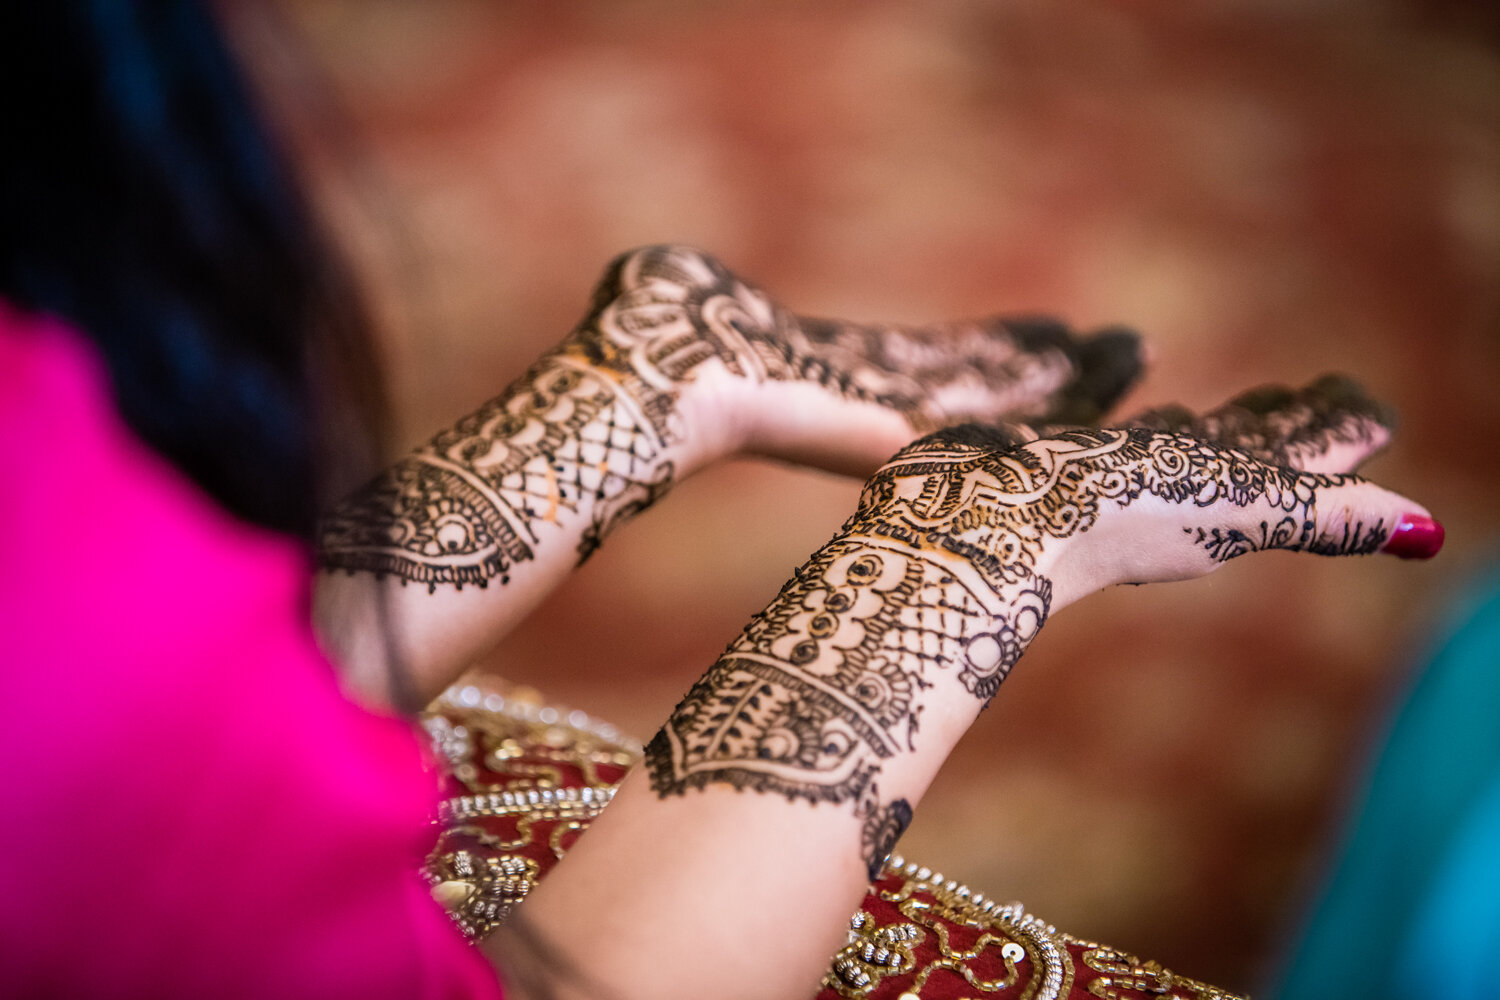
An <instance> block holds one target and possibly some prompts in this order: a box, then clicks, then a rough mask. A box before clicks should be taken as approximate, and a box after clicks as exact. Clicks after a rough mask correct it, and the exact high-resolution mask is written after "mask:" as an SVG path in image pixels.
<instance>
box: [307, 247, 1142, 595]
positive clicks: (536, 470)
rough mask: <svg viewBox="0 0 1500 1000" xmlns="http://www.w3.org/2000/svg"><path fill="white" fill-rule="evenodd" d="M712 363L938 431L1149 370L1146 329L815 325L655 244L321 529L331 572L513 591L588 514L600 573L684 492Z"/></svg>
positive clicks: (997, 323) (1096, 398) (584, 544)
mask: <svg viewBox="0 0 1500 1000" xmlns="http://www.w3.org/2000/svg"><path fill="white" fill-rule="evenodd" d="M1081 359H1082V360H1086V361H1087V362H1088V364H1089V366H1090V367H1088V368H1087V369H1085V368H1084V367H1083V366H1082V364H1081ZM709 365H716V366H719V367H720V368H721V369H722V371H723V372H724V373H726V374H727V375H729V376H730V377H735V378H741V379H748V380H751V381H754V382H768V381H770V382H788V381H804V382H811V383H814V384H816V385H818V386H820V387H822V388H823V389H825V390H827V391H828V392H830V393H831V394H833V395H834V396H835V397H837V398H838V399H842V400H852V401H859V402H866V403H873V404H876V405H879V406H883V407H887V408H889V409H891V410H894V411H896V412H898V413H900V414H901V415H902V416H903V417H905V418H906V419H907V421H908V422H909V423H910V425H911V426H912V427H913V428H914V429H923V428H928V427H931V426H936V425H937V424H938V423H940V422H942V421H943V420H946V419H950V418H951V417H952V416H954V415H955V414H960V413H962V414H969V415H978V416H981V417H992V416H995V415H997V414H1002V413H1006V414H1010V415H1020V416H1025V415H1028V414H1032V413H1037V412H1042V411H1044V410H1047V409H1049V408H1051V409H1052V410H1056V411H1059V412H1067V411H1072V412H1082V411H1086V410H1088V409H1089V407H1091V406H1092V407H1094V408H1095V409H1097V407H1099V406H1102V405H1107V403H1108V402H1110V401H1112V399H1113V396H1114V395H1117V394H1118V393H1119V392H1120V391H1123V389H1124V387H1125V386H1126V385H1127V384H1128V383H1129V381H1130V380H1131V379H1132V378H1133V377H1134V375H1135V373H1136V371H1137V369H1138V367H1139V359H1138V355H1137V352H1136V348H1135V341H1134V336H1133V335H1131V334H1127V333H1124V332H1121V331H1114V332H1110V333H1107V334H1105V335H1101V336H1098V337H1096V338H1094V339H1093V340H1091V341H1088V342H1079V341H1075V340H1074V339H1073V338H1071V337H1070V336H1069V335H1068V333H1067V331H1066V330H1065V329H1064V328H1062V327H1060V326H1058V325H1056V324H1049V323H1047V322H1045V321H1040V320H1035V321H1024V322H1006V321H1001V320H990V321H985V322H983V323H974V324H952V325H949V326H935V327H931V328H922V329H912V328H905V327H875V326H860V325H856V324H849V323H838V322H833V321H828V320H804V319H799V318H798V317H796V316H794V315H793V314H792V313H790V312H788V311H787V310H785V309H783V308H781V307H780V306H778V305H776V304H775V303H774V302H772V301H771V300H770V299H769V298H768V297H767V296H766V295H765V294H764V293H762V292H760V291H759V290H757V289H755V288H754V287H752V286H750V285H749V284H747V283H745V282H743V281H741V280H740V279H739V278H737V277H735V276H734V275H733V274H732V273H730V272H729V271H728V270H727V269H726V268H725V267H724V266H723V265H722V264H720V263H719V262H718V261H717V260H715V259H713V258H712V257H709V256H707V255H706V254H703V253H700V252H699V251H696V250H692V249H689V248H685V247H647V248H645V249H642V250H637V251H634V252H632V253H629V254H626V255H624V256H622V257H620V258H619V259H617V260H616V261H615V262H614V263H613V264H612V265H611V266H610V268H609V269H608V270H607V271H606V274H605V277H604V279H603V280H602V281H601V282H600V284H599V286H598V288H597V289H596V291H595V296H594V302H593V306H592V307H591V309H590V311H589V313H588V315H587V316H586V317H585V318H584V320H583V322H581V323H580V324H579V325H578V327H577V328H576V329H575V330H574V331H573V332H572V333H571V334H570V335H569V336H568V337H567V339H566V340H564V342H563V343H562V345H561V346H560V347H559V348H558V349H557V351H555V352H554V353H553V354H552V355H549V356H548V357H547V358H544V359H543V360H542V361H541V362H539V363H538V364H537V365H536V366H534V367H533V368H532V369H531V370H530V371H528V372H527V373H526V374H525V375H524V376H523V377H522V378H520V379H519V380H517V381H516V382H515V383H514V384H513V385H512V386H511V387H510V388H509V389H508V390H507V391H506V393H505V394H503V395H502V396H500V397H498V398H497V399H494V400H491V401H490V402H488V403H486V404H485V405H484V406H483V407H481V408H480V410H479V411H478V412H476V413H474V414H472V415H471V416H469V417H466V418H465V419H463V420H462V421H460V422H459V423H458V425H457V426H455V427H454V428H452V429H451V430H448V431H445V432H443V433H441V434H439V435H437V436H436V437H435V438H433V439H432V441H430V442H429V443H428V444H427V445H425V446H423V447H422V448H420V449H418V450H417V451H416V452H415V453H413V454H412V455H410V456H408V457H407V458H406V459H404V460H403V461H402V462H400V463H399V464H397V465H396V466H395V467H394V468H393V469H391V470H390V471H389V472H388V473H386V474H385V475H384V476H382V477H380V478H378V479H377V480H376V481H375V482H373V483H372V484H370V485H369V486H368V487H366V488H365V489H364V490H363V491H361V492H360V493H359V494H358V495H356V496H355V497H354V498H352V499H351V500H350V501H348V502H347V503H345V504H344V505H342V506H341V507H339V508H338V509H337V510H335V511H334V512H333V513H332V514H331V515H330V516H329V517H328V518H327V519H326V520H325V522H324V524H323V526H322V530H321V557H322V560H323V563H324V565H325V566H326V567H327V568H330V569H342V570H345V571H348V572H351V573H352V572H356V571H366V572H371V573H374V574H376V575H387V574H389V575H393V576H395V577H396V578H398V579H399V580H401V582H403V583H405V582H407V581H415V582H417V583H420V584H426V586H427V587H428V589H429V590H430V591H431V590H435V589H436V588H437V586H438V585H439V584H453V585H455V586H457V587H462V586H464V585H465V584H476V585H478V586H481V587H483V586H486V585H487V584H488V583H489V581H490V580H491V579H493V578H495V577H497V576H498V577H499V578H500V581H501V582H502V583H506V582H508V580H509V577H508V573H509V571H510V570H511V568H512V567H513V566H515V565H516V564H517V563H520V562H523V561H526V560H529V559H532V558H534V555H535V549H536V546H537V545H539V544H541V543H542V540H543V536H542V525H544V524H554V525H561V524H562V523H563V522H564V521H566V520H572V521H575V522H576V520H577V519H578V518H582V519H583V526H582V535H581V539H580V541H579V543H578V545H577V555H578V558H579V560H580V561H582V560H583V559H586V558H587V557H588V556H589V555H590V554H591V553H592V552H593V551H594V550H595V549H596V548H598V546H599V544H600V543H601V541H602V540H603V539H604V537H605V536H606V535H607V534H608V533H609V532H610V530H612V528H613V527H614V526H616V525H617V524H619V523H621V522H623V521H624V520H626V519H628V518H629V517H630V516H632V515H634V514H635V513H636V512H638V511H640V510H642V509H644V508H646V507H648V506H650V505H651V504H652V503H653V502H655V500H656V499H657V498H659V497H660V496H661V495H662V494H664V493H665V492H666V491H667V490H668V489H669V488H670V486H671V485H672V483H673V480H674V477H675V476H676V474H677V472H678V463H677V462H675V461H674V460H673V459H672V458H671V457H670V453H671V450H672V449H673V448H674V447H675V446H677V445H681V444H683V443H684V442H687V441H688V440H689V439H690V437H691V434H690V429H689V428H687V427H686V426H684V417H683V412H682V407H681V406H680V403H681V397H682V393H683V392H684V391H685V390H686V389H687V388H688V387H689V386H690V385H692V384H693V383H694V382H695V381H696V380H697V379H698V378H699V376H700V374H701V372H702V371H703V370H704V368H705V366H709ZM1085 376H1087V377H1085Z"/></svg>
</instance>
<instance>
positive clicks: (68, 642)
mask: <svg viewBox="0 0 1500 1000" xmlns="http://www.w3.org/2000/svg"><path fill="white" fill-rule="evenodd" d="M0 469H3V470H4V471H3V472H0V538H3V541H0V685H3V711H4V724H3V725H0V787H3V789H4V803H3V807H0V816H3V819H0V977H3V992H5V993H7V994H9V995H14V996H28V997H42V996H108V997H135V996H139V997H194V998H209V997H226V996H274V997H300V996H308V997H313V996H317V997H332V996H357V997H362V998H368V1000H373V998H381V997H402V998H410V997H434V998H436V997H498V996H499V987H498V985H497V984H496V982H495V978H494V975H493V973H492V972H491V971H490V969H489V967H488V966H487V965H486V964H485V962H484V961H483V960H482V958H481V957H480V956H479V955H478V954H477V953H476V952H474V951H473V950H472V949H471V948H469V947H468V946H467V945H466V944H465V943H464V942H463V940H462V938H461V937H460V935H459V934H458V933H457V931H456V930H455V928H454V927H453V926H452V925H451V923H450V921H449V919H448V917H447V916H446V915H445V914H444V913H443V912H442V910H441V909H440V908H439V907H438V905H437V904H436V903H434V902H433V900H432V899H431V898H430V896H429V895H428V892H427V890H426V887H425V886H424V885H423V883H422V882H421V880H420V879H419V877H418V876H417V874H416V873H417V870H418V866H419V864H420V861H421V858H422V855H423V854H424V852H425V850H426V848H427V847H428V846H429V845H430V843H431V841H432V837H433V831H432V829H431V827H430V826H429V820H430V818H431V814H432V810H433V807H434V801H435V795H436V788H435V785H434V782H433V779H432V778H431V777H430V775H428V774H427V773H425V772H424V770H423V764H422V757H421V750H420V747H419V744H418V741H417V739H416V737H415V735H414V733H413V731H412V729H411V728H410V727H409V726H408V725H407V724H406V723H404V722H401V721H399V720H396V719H391V718H383V717H379V716H376V715H373V714H371V713H369V712H367V711H365V710H363V709H361V708H359V707H357V706H355V705H354V704H352V703H351V702H349V701H348V700H346V699H345V698H344V697H343V696H342V695H341V693H340V692H339V690H338V688H337V686H336V684H335V681H334V675H333V671H332V670H331V669H330V667H329V665H328V663H327V662H326V661H325V660H324V658H323V657H322V655H321V654H320V653H319V651H318V649H317V647H316V646H315V644H314V641H313V636H312V633H311V630H310V626H309V623H308V614H307V586H308V584H307V578H308V560H307V555H306V553H305V552H304V551H302V550H301V548H300V547H299V546H298V545H297V544H296V543H294V542H291V541H288V540H287V539H285V538H283V537H280V536H277V535H275V534H272V533H269V532H266V531H263V530H259V529H255V528H252V527H249V526H246V525H245V524H243V523H241V522H239V521H236V520H235V519H233V518H232V517H230V516H229V515H227V514H225V513H224V512H222V511H221V510H219V509H218V508H217V507H216V506H215V505H214V504H213V502H212V501H211V500H209V499H208V498H207V497H206V496H205V495H204V494H203V493H201V492H200V491H199V490H198V489H197V488H196V487H195V486H194V485H193V484H191V483H190V482H188V481H187V480H186V479H185V478H184V477H183V476H181V475H180V474H179V473H177V472H176V471H175V470H174V469H173V468H172V467H170V466H169V465H168V464H167V463H166V462H165V461H163V460H162V459H161V458H159V457H158V456H157V455H156V454H155V453H153V452H151V451H150V450H149V449H148V448H146V447H145V446H144V445H143V444H142V443H140V442H139V441H138V440H137V439H136V438H134V437H133V436H132V435H131V433H130V432H129V431H128V429H126V428H125V426H124V425H123V424H122V422H121V421H120V420H119V418H118V416H117V415H116V414H115V412H114V410H113V407H112V404H111V401H110V396H109V392H108V387H107V383H106V380H105V376H104V373H103V371H102V369H101V366H100V365H99V364H98V363H97V360H96V359H95V358H94V357H93V356H92V354H91V352H90V350H89V348H88V346H87V345H86V344H85V343H84V342H83V341H82V340H81V339H80V338H78V337H77V336H76V335H74V334H72V333H71V332H69V331H68V330H67V329H66V328H64V327H63V326H61V325H60V324H58V323H56V322H52V321H48V320H41V319H36V318H33V317H27V316H23V315H21V314H19V313H17V312H15V311H14V310H13V309H11V308H9V307H7V306H5V305H4V304H0Z"/></svg>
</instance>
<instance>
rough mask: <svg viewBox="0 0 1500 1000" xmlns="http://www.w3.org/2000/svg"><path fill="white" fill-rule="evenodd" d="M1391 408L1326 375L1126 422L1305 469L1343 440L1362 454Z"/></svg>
mask: <svg viewBox="0 0 1500 1000" xmlns="http://www.w3.org/2000/svg"><path fill="white" fill-rule="evenodd" d="M1395 422H1396V421H1395V416H1394V414H1393V413H1392V412H1391V411H1390V409H1389V408H1387V407H1385V406H1383V405H1381V404H1380V403H1378V402H1377V401H1375V400H1374V399H1371V398H1370V397H1369V396H1368V395H1366V394H1365V391H1364V389H1363V388H1361V387H1360V385H1359V384H1358V383H1356V382H1354V381H1353V380H1352V379H1349V378H1345V377H1343V376H1340V375H1325V376H1323V377H1322V378H1320V379H1318V380H1317V381H1315V382H1313V383H1312V384H1311V385H1309V386H1307V387H1305V388H1303V389H1300V390H1296V391H1293V390H1291V389H1286V388H1283V387H1281V386H1263V387H1261V388H1259V389H1253V390H1251V391H1249V392H1246V393H1242V394H1241V395H1239V396H1236V397H1235V398H1234V399H1232V400H1230V401H1229V402H1228V403H1227V404H1225V405H1224V406H1222V407H1220V408H1219V409H1217V410H1214V411H1212V412H1210V413H1207V414H1204V415H1202V416H1198V415H1194V414H1192V413H1191V412H1189V411H1188V410H1186V409H1184V408H1183V407H1180V406H1167V407H1161V408H1158V409H1155V410H1151V411H1148V412H1146V413H1142V414H1140V415H1138V416H1137V417H1135V418H1134V419H1132V420H1130V421H1128V422H1127V423H1126V424H1125V425H1124V426H1127V427H1139V428H1145V429H1148V430H1157V431H1170V432H1173V433H1180V434H1188V435H1191V436H1192V437H1196V438H1200V439H1202V440H1204V441H1212V442H1214V443H1216V444H1218V445H1221V446H1224V447H1232V448H1236V449H1239V450H1240V451H1244V452H1247V453H1249V454H1250V455H1252V456H1253V457H1255V458H1257V459H1260V460H1261V461H1265V462H1270V463H1273V464H1276V465H1286V466H1291V467H1292V468H1298V469H1300V468H1306V467H1308V466H1310V465H1312V464H1313V463H1314V462H1316V461H1317V460H1319V459H1321V458H1322V457H1324V456H1325V455H1327V454H1328V453H1329V452H1330V451H1332V450H1333V449H1334V448H1336V447H1338V446H1340V445H1344V446H1352V447H1353V448H1355V449H1357V450H1358V452H1359V455H1360V457H1361V458H1366V457H1368V456H1369V455H1371V454H1373V453H1374V452H1376V451H1378V450H1379V449H1380V448H1381V447H1382V446H1384V444H1385V442H1386V439H1387V438H1388V437H1389V435H1390V430H1391V428H1392V427H1394V426H1395Z"/></svg>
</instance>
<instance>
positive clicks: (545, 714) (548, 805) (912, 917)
mask: <svg viewBox="0 0 1500 1000" xmlns="http://www.w3.org/2000/svg"><path fill="white" fill-rule="evenodd" d="M424 722H425V725H426V727H427V729H428V732H429V734H430V735H431V737H432V740H433V745H434V749H435V751H436V754H437V757H438V758H439V760H440V761H441V762H442V768H443V774H442V781H443V783H444V785H445V789H444V792H445V795H446V799H445V801H444V802H443V805H442V809H441V815H440V822H439V833H438V838H437V843H436V845H435V847H434V849H433V852H432V854H431V855H430V856H429V857H428V859H427V866H426V873H427V877H428V879H429V881H430V882H431V883H432V886H433V893H434V895H435V896H437V897H438V898H439V899H440V900H441V901H443V902H444V903H445V904H446V905H448V906H449V908H450V911H451V912H452V913H453V915H454V918H455V919H456V920H457V921H458V923H459V925H460V926H461V927H462V928H463V929H464V932H465V933H466V934H468V935H469V936H470V937H472V938H478V937H482V936H483V935H484V934H486V933H488V931H489V930H490V929H491V928H492V927H494V926H495V924H497V923H498V922H500V921H501V920H503V919H504V918H505V916H506V915H507V914H508V913H509V912H510V911H511V909H512V908H513V907H515V906H518V905H524V904H523V901H524V899H525V897H526V894H527V893H528V892H529V891H530V890H531V888H532V887H533V886H534V885H536V884H537V882H538V881H540V880H541V879H543V878H545V877H546V875H547V872H548V871H549V870H550V869H551V868H552V866H553V865H555V864H556V863H557V861H558V859H560V858H561V857H562V856H563V855H564V854H566V853H567V851H568V848H569V847H571V846H572V844H573V842H574V841H575V840H576V839H577V838H578V836H579V834H580V833H582V832H583V830H584V829H586V828H587V826H588V825H589V823H590V822H591V821H592V820H593V819H594V817H595V816H597V815H598V814H599V812H600V810H601V809H603V808H604V807H605V806H606V805H607V804H608V802H609V800H610V797H611V796H612V795H613V792H614V787H615V785H616V784H617V783H618V782H619V780H620V779H621V778H622V777H623V776H624V774H625V772H626V770H627V769H628V768H629V767H630V766H631V765H633V764H634V763H635V762H636V761H638V760H639V759H640V746H639V744H637V743H635V742H634V741H633V740H631V739H630V738H629V737H627V736H625V735H623V734H621V733H619V732H618V731H616V730H615V729H613V728H612V727H610V726H608V725H607V724H602V723H599V722H598V721H596V720H593V719H590V718H588V717H587V716H585V715H583V714H582V713H579V712H568V711H566V710H564V709H560V708H557V707H553V706H548V705H545V704H543V703H541V702H540V701H538V700H535V699H533V698H529V697H521V698H518V697H516V696H515V694H514V693H511V694H510V695H509V696H507V692H506V691H505V689H504V688H503V687H501V686H499V685H493V686H491V685H485V686H481V685H478V684H468V685H464V686H460V687H456V688H454V689H453V690H451V691H449V692H448V693H447V694H446V695H445V696H444V697H443V698H441V699H439V701H438V702H437V703H436V704H435V705H434V706H432V709H431V710H430V712H429V713H428V714H427V716H426V717H425V720H424ZM917 998H920V1000H989V998H994V1000H1085V998H1107V1000H1148V998H1149V1000H1238V998H1236V997H1235V995H1234V994H1231V993H1228V992H1225V991H1223V990H1220V989H1216V988H1215V987H1212V986H1209V985H1208V984H1206V983H1201V982H1198V981H1196V980H1192V979H1188V978H1186V977H1183V976H1179V975H1176V974H1175V973H1173V972H1171V971H1169V970H1167V969H1165V968H1163V967H1162V966H1160V965H1159V964H1157V963H1155V962H1148V961H1142V960H1140V959H1138V958H1137V957H1135V956H1133V955H1129V954H1126V953H1124V952H1121V951H1118V950H1116V949H1113V948H1109V947H1105V946H1103V945H1100V944H1097V943H1095V942H1091V941H1084V940H1081V939H1079V938H1075V937H1073V936H1071V935H1068V934H1066V933H1063V932H1061V931H1059V930H1058V929H1057V928H1055V927H1053V926H1051V925H1050V924H1047V923H1046V922H1045V921H1043V920H1041V919H1040V918H1038V917H1036V916H1034V915H1032V914H1030V913H1027V912H1026V911H1025V910H1024V909H1023V908H1022V907H1021V906H1020V905H1019V904H1016V903H1004V904H1002V903H1000V902H997V901H995V900H991V899H987V898H986V897H985V896H983V895H982V894H979V893H976V892H974V891H972V890H971V889H969V888H968V887H966V886H963V885H961V884H959V883H958V882H956V881H952V880H949V879H946V878H945V877H944V876H943V875H942V874H941V873H937V872H933V871H931V870H929V869H927V868H924V867H922V866H920V865H918V864H916V863H912V862H908V861H906V860H904V859H902V858H892V859H891V861H890V862H888V863H887V864H886V866H885V868H884V870H883V871H882V872H881V875H880V878H879V879H877V880H876V881H875V883H874V884H872V885H871V886H870V891H869V892H868V893H867V894H866V896H865V899H864V902H863V903H862V904H861V906H860V909H859V911H858V912H857V913H855V914H854V915H853V917H852V919H851V921H850V927H849V943H848V945H847V946H846V947H844V948H843V949H842V950H840V951H839V953H838V954H837V955H834V956H832V957H831V959H830V963H829V969H828V972H827V974H826V975H825V977H824V980H823V986H822V989H821V991H820V992H819V993H818V994H817V998H816V1000H917Z"/></svg>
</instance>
